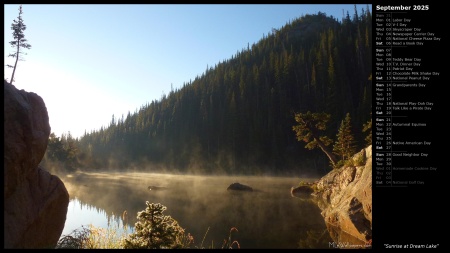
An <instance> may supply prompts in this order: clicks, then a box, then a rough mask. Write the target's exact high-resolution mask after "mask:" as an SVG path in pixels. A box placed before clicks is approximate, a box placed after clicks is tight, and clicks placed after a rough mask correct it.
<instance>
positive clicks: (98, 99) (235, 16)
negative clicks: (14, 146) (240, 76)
mask: <svg viewBox="0 0 450 253" xmlns="http://www.w3.org/2000/svg"><path fill="white" fill-rule="evenodd" d="M18 8H19V5H12V4H8V5H4V12H5V13H4V25H5V27H4V32H5V34H4V36H5V42H4V43H5V44H4V48H5V50H4V60H5V64H11V65H14V59H13V58H11V57H7V56H8V55H9V54H10V53H12V52H14V49H13V48H11V46H10V44H9V42H10V41H11V40H12V30H11V23H12V22H13V20H14V19H17V16H18V13H19V12H18ZM363 8H364V9H366V5H365V4H363V5H357V10H358V13H359V14H360V13H361V9H363ZM369 8H370V10H371V6H370V5H369ZM343 10H344V12H345V13H346V12H347V11H349V13H350V15H351V16H353V14H354V5H352V4H348V5H329V4H327V5H324V4H316V5H311V4H308V5H306V4H296V5H288V4H282V5H276V4H270V5H231V4H230V5H219V4H215V5H200V4H187V5H173V4H170V5H169V4H160V5H153V4H148V5H136V4H133V5H131V4H130V5H123V4H122V5H112V4H111V5H109V4H108V5H91V4H89V5H82V4H73V5H68V4H67V5H62V4H61V5H45V4H36V5H32V4H27V5H23V14H22V15H23V16H22V18H23V20H24V23H25V24H26V26H27V29H26V30H25V32H24V33H25V38H26V39H28V43H29V44H31V46H32V48H31V49H30V50H24V52H25V53H27V55H25V56H24V60H25V61H19V62H18V66H17V69H16V73H15V78H14V79H15V82H14V83H13V84H14V85H15V86H16V88H18V89H24V90H26V91H29V92H35V93H37V94H38V95H40V96H41V97H42V98H43V99H44V101H45V104H46V106H47V110H48V113H49V118H50V126H51V128H52V132H54V133H55V134H56V135H57V136H60V135H61V134H62V133H67V132H69V131H70V133H71V134H72V136H74V137H81V136H82V135H83V133H84V131H85V130H86V131H87V132H90V131H91V130H98V129H100V127H101V126H105V127H106V126H108V124H109V122H110V121H111V118H112V115H113V114H114V115H115V117H116V119H117V118H120V117H121V116H122V114H123V115H124V116H125V117H126V114H127V113H128V111H130V112H131V113H133V112H135V111H136V110H138V109H139V108H140V107H141V106H142V105H144V104H146V103H147V102H151V101H153V100H159V99H160V98H161V96H162V94H168V93H169V92H170V90H171V86H172V87H173V89H177V88H180V87H182V85H183V83H185V82H186V83H187V82H189V80H194V79H195V77H196V76H201V75H202V73H203V72H204V71H205V70H206V67H207V66H210V67H211V66H212V67H214V65H215V64H217V63H219V62H221V61H224V60H226V59H229V58H231V57H232V55H234V54H236V52H237V51H241V50H242V49H243V48H247V45H248V44H250V46H251V45H252V44H253V43H257V42H258V41H259V40H260V39H261V38H262V37H263V34H265V35H267V34H268V33H269V32H271V30H272V28H277V29H278V28H281V27H282V26H283V25H285V24H286V23H287V22H289V21H290V20H294V19H296V18H298V17H301V16H302V15H305V14H317V12H319V11H321V12H324V13H326V14H327V15H333V17H335V18H337V19H338V20H339V21H341V19H342V15H343ZM371 11H372V10H371ZM11 73H12V69H10V68H6V67H5V78H7V80H9V79H10V78H11Z"/></svg>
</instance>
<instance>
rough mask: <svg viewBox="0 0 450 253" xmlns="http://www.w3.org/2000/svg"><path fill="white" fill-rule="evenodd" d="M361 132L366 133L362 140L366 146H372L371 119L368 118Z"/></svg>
mask: <svg viewBox="0 0 450 253" xmlns="http://www.w3.org/2000/svg"><path fill="white" fill-rule="evenodd" d="M362 131H363V132H367V136H366V138H365V139H364V140H365V141H366V144H367V145H371V144H372V117H370V120H369V121H367V123H365V124H364V125H363V130H362Z"/></svg>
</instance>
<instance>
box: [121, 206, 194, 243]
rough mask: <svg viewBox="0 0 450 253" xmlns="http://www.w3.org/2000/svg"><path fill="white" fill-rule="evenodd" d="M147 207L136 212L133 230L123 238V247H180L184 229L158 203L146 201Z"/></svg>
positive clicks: (183, 238) (183, 239)
mask: <svg viewBox="0 0 450 253" xmlns="http://www.w3.org/2000/svg"><path fill="white" fill-rule="evenodd" d="M146 205H147V208H146V209H145V210H144V211H141V212H138V216H137V219H138V221H137V222H136V224H135V232H134V233H133V234H130V235H129V236H128V238H126V239H125V240H124V248H125V249H177V248H182V246H183V241H185V240H186V238H185V237H184V234H185V233H184V229H183V228H182V227H181V226H180V225H179V224H178V222H177V221H176V220H175V219H173V218H172V217H171V216H167V215H164V214H163V212H164V211H165V210H166V209H167V208H166V207H165V206H164V205H161V204H160V203H156V204H155V203H150V202H148V201H146Z"/></svg>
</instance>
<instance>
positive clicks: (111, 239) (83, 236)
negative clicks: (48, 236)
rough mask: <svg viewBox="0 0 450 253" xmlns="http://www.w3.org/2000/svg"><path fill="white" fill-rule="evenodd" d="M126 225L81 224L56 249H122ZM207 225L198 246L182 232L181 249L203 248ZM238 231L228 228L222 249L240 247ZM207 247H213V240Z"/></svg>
mask: <svg viewBox="0 0 450 253" xmlns="http://www.w3.org/2000/svg"><path fill="white" fill-rule="evenodd" d="M127 228H128V226H127V225H124V226H123V227H122V228H120V226H119V225H117V226H113V225H111V224H110V223H108V227H107V228H99V227H95V226H94V225H92V224H90V225H88V226H87V227H85V226H81V228H80V229H75V230H74V231H72V232H71V233H70V234H68V235H65V236H63V237H61V238H60V239H59V241H58V243H57V245H56V248H57V249H124V241H125V239H127V238H129V237H128V236H129V233H128V230H127ZM121 230H123V231H121ZM183 231H184V230H183ZM208 231H209V227H208V229H207V230H206V233H205V235H204V236H203V240H202V242H201V244H200V245H199V246H196V245H194V237H193V236H192V235H191V234H190V233H188V234H185V233H183V234H182V235H181V236H180V237H179V238H178V239H179V241H180V242H181V246H180V247H181V248H183V249H190V248H196V249H205V247H204V246H203V243H204V241H205V238H206V235H207V234H208ZM234 231H235V232H239V231H238V230H237V228H235V227H232V228H231V229H230V232H229V235H228V238H227V239H224V241H223V244H222V247H221V248H222V249H233V248H238V249H239V248H240V244H239V242H238V241H236V240H233V239H232V233H233V232H234ZM208 249H214V241H212V242H211V245H210V246H209V247H208Z"/></svg>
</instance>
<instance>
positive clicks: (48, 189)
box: [3, 81, 69, 248]
mask: <svg viewBox="0 0 450 253" xmlns="http://www.w3.org/2000/svg"><path fill="white" fill-rule="evenodd" d="M49 135H50V125H49V119H48V113H47V108H46V107H45V104H44V101H43V100H42V98H41V97H40V96H38V95H37V94H35V93H31V92H26V91H24V90H20V91H19V90H17V89H16V88H15V87H14V86H13V85H11V84H9V83H7V82H6V81H5V82H4V138H5V142H4V146H3V148H4V172H3V175H4V231H3V232H4V247H5V248H54V247H55V246H56V243H57V242H58V239H59V237H60V236H61V233H62V231H63V229H64V223H65V221H66V214H67V207H68V205H69V194H68V192H67V189H66V187H65V186H64V183H63V182H62V181H61V180H60V179H59V178H58V177H56V176H54V175H51V174H50V173H48V172H47V171H46V170H44V169H43V168H40V167H39V166H38V165H39V163H40V161H41V160H42V157H43V156H44V154H45V150H46V148H47V142H48V137H49Z"/></svg>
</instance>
